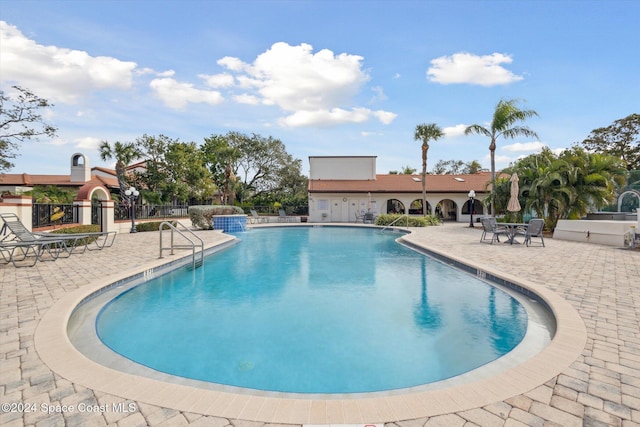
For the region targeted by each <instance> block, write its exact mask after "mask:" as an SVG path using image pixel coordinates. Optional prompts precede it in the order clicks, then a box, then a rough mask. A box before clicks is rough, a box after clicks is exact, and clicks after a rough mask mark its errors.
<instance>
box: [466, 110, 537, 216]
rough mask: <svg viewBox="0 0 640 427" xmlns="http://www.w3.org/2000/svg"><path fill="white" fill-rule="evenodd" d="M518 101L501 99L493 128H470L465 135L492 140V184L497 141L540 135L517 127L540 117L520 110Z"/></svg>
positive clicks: (525, 128) (493, 209) (494, 175)
mask: <svg viewBox="0 0 640 427" xmlns="http://www.w3.org/2000/svg"><path fill="white" fill-rule="evenodd" d="M517 103H518V100H517V99H509V100H504V99H501V100H500V102H498V105H496V109H495V111H494V112H493V120H492V121H491V126H490V127H489V128H485V127H483V126H480V125H471V126H468V127H467V128H466V129H465V131H464V133H465V135H469V134H474V133H475V134H479V135H484V136H487V137H489V138H491V144H489V152H490V153H491V183H492V184H493V182H495V179H496V140H497V139H498V138H499V137H501V136H502V137H504V138H510V139H511V138H515V137H517V136H526V137H533V138H538V135H537V134H536V133H535V132H534V131H532V130H531V129H529V128H528V127H526V126H516V124H517V123H518V122H523V121H525V120H526V119H528V118H530V117H533V116H538V113H537V112H535V111H534V110H521V109H520V108H518V105H517ZM493 194H494V192H493V188H492V190H491V196H492V197H491V215H492V216H495V207H494V203H493Z"/></svg>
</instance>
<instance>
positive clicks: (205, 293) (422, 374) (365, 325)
mask: <svg viewBox="0 0 640 427" xmlns="http://www.w3.org/2000/svg"><path fill="white" fill-rule="evenodd" d="M238 236H239V237H240V238H241V239H242V242H241V243H239V244H237V245H235V246H233V247H231V248H229V249H226V250H224V251H221V252H218V253H216V254H214V255H212V256H210V257H208V258H207V259H206V260H205V264H204V266H203V267H201V268H198V269H195V270H190V269H186V268H184V269H179V270H176V271H174V272H172V273H169V274H167V275H165V276H162V277H159V278H156V279H154V280H152V281H149V282H147V283H145V284H143V285H140V286H137V287H135V288H133V289H131V290H129V291H127V292H125V293H123V294H121V295H120V296H118V297H117V298H115V299H114V300H112V301H111V302H109V303H108V304H107V305H106V306H105V307H104V308H103V309H102V310H101V312H100V313H99V316H98V319H97V321H96V328H97V332H98V335H99V337H100V339H101V340H102V341H103V342H104V343H105V344H106V345H107V346H108V347H110V348H111V349H113V350H115V351H116V352H118V353H120V354H122V355H124V356H125V357H127V358H130V359H132V360H134V361H136V362H138V363H141V364H143V365H146V366H148V367H151V368H154V369H156V370H158V371H161V372H166V373H170V374H174V375H178V376H182V377H186V378H191V379H198V380H203V381H209V382H214V383H219V384H226V385H233V386H239V387H246V388H252V389H259V390H270V391H280V392H297V393H355V392H373V391H382V390H392V389H400V388H407V387H413V386H417V385H421V384H426V383H430V382H434V381H439V380H442V379H446V378H449V377H452V376H455V375H458V374H462V373H464V372H467V371H469V370H472V369H474V368H477V367H479V366H481V365H484V364H486V363H488V362H490V361H492V360H495V359H496V358H498V357H500V356H501V355H504V354H505V353H507V352H509V351H510V350H511V349H513V348H514V347H515V346H516V345H517V344H518V343H519V342H520V341H521V340H522V338H523V337H524V334H525V332H526V329H527V314H526V311H525V310H524V308H523V307H522V306H521V305H520V303H519V302H517V301H516V300H515V299H513V298H512V297H511V296H509V295H508V294H507V293H505V292H503V291H501V290H499V289H497V288H495V287H493V286H490V285H488V284H487V283H484V282H482V281H480V280H478V279H476V278H475V277H473V276H470V275H468V274H466V273H464V272H461V271H459V270H456V269H452V268H451V267H449V266H447V265H445V264H442V263H441V262H439V261H436V260H434V259H432V258H429V257H426V256H424V255H421V254H419V253H417V252H415V251H412V250H410V249H408V248H406V247H404V246H402V245H400V244H398V243H396V242H395V240H394V239H395V237H394V236H393V235H390V234H380V233H378V232H377V231H374V230H371V229H364V228H355V227H354V228H343V227H322V228H314V227H290V228H271V229H258V230H251V231H249V232H246V233H240V234H238ZM396 237H397V236H396Z"/></svg>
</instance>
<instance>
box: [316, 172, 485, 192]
mask: <svg viewBox="0 0 640 427" xmlns="http://www.w3.org/2000/svg"><path fill="white" fill-rule="evenodd" d="M489 181H491V173H490V172H479V173H476V174H473V175H427V179H426V182H427V192H432V193H433V192H436V193H468V192H469V191H470V190H474V191H475V192H477V193H482V192H486V191H488V189H489V187H488V183H489ZM309 192H310V193H363V192H364V193H420V192H422V182H421V181H420V175H419V174H418V175H376V179H375V180H327V179H315V180H309Z"/></svg>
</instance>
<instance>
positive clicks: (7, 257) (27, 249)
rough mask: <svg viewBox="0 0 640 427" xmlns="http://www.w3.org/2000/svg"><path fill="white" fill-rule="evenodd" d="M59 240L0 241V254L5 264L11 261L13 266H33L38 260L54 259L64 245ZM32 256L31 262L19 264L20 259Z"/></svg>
mask: <svg viewBox="0 0 640 427" xmlns="http://www.w3.org/2000/svg"><path fill="white" fill-rule="evenodd" d="M63 243H64V242H62V241H61V240H54V239H46V241H39V242H33V243H30V242H19V241H16V240H14V241H9V242H0V255H1V256H2V258H1V259H0V261H2V262H3V263H5V264H9V263H12V264H13V266H14V267H16V268H18V267H33V266H34V265H36V262H38V261H55V260H56V259H58V256H59V255H60V251H61V250H62V248H63V247H64V245H63ZM28 258H33V262H31V264H21V262H22V261H24V260H26V259H28Z"/></svg>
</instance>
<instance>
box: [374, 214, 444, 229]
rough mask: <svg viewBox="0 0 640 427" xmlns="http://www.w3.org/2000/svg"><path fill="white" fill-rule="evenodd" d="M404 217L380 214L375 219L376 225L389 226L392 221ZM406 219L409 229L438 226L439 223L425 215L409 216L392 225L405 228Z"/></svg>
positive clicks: (435, 217) (437, 220)
mask: <svg viewBox="0 0 640 427" xmlns="http://www.w3.org/2000/svg"><path fill="white" fill-rule="evenodd" d="M402 216H404V215H401V214H382V215H380V216H378V217H377V218H376V225H383V226H384V225H389V224H391V223H392V222H393V221H395V220H397V219H398V218H400V217H402ZM407 218H408V222H409V225H408V226H409V227H428V226H430V225H440V224H441V221H440V218H438V217H437V216H435V215H427V216H409V217H406V218H402V219H401V220H399V221H398V222H396V223H395V224H394V226H398V227H407Z"/></svg>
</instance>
